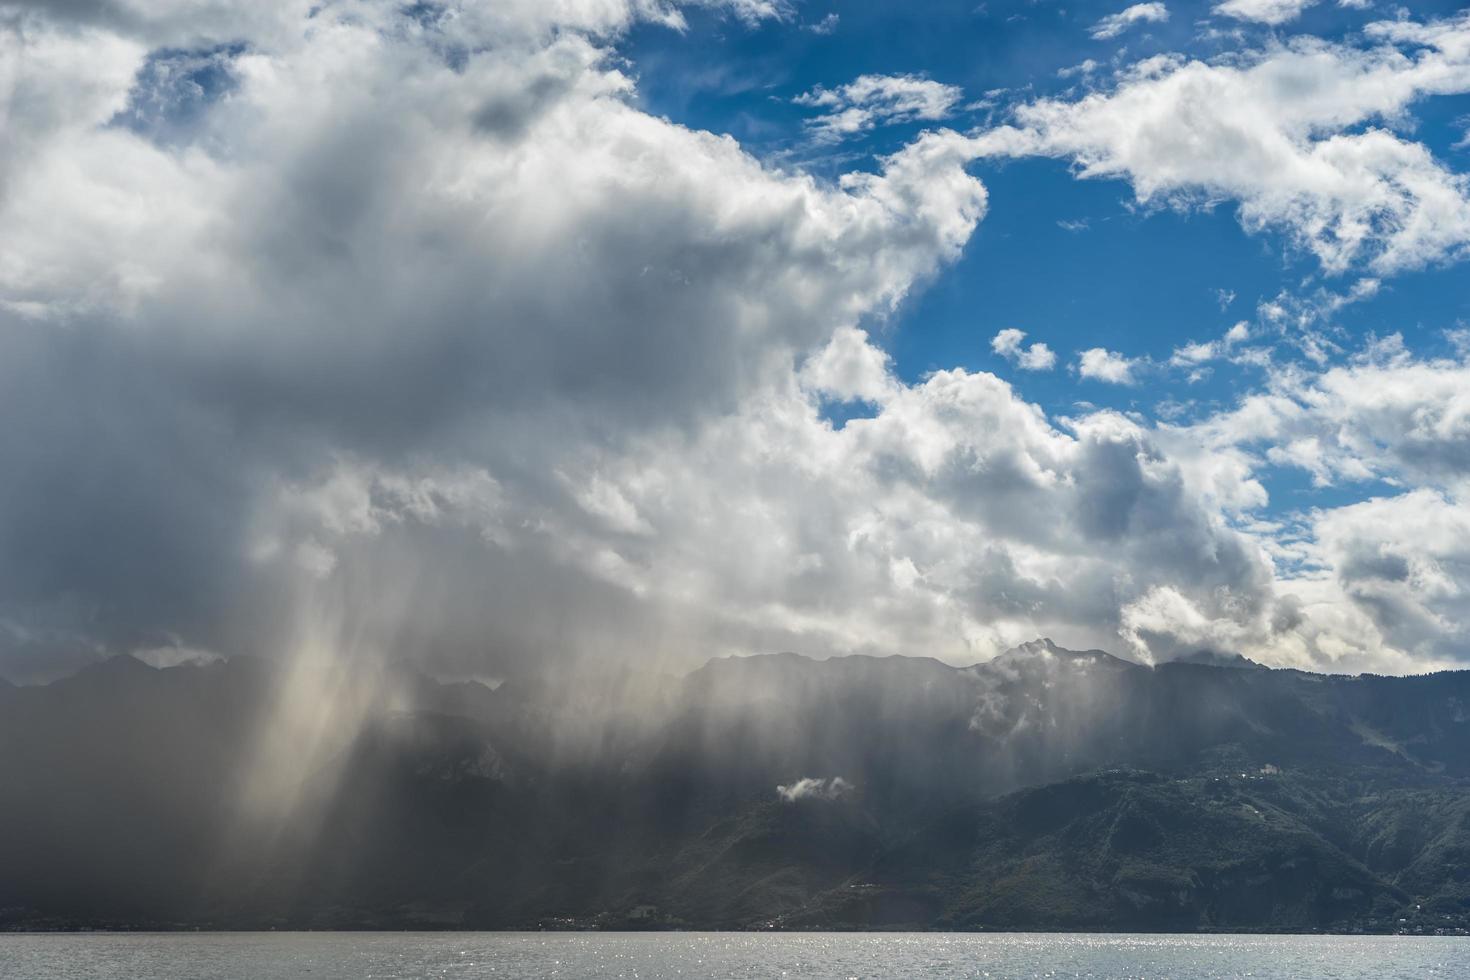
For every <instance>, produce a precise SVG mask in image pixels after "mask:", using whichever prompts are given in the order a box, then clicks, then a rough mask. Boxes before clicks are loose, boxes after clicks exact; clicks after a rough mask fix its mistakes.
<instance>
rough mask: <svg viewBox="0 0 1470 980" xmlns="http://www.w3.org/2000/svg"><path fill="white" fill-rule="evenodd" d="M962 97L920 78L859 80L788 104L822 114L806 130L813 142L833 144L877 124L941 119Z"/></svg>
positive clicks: (814, 91) (955, 90)
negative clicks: (812, 137)
mask: <svg viewBox="0 0 1470 980" xmlns="http://www.w3.org/2000/svg"><path fill="white" fill-rule="evenodd" d="M963 97H964V92H963V91H961V89H960V88H959V87H958V86H955V85H945V84H943V83H941V82H936V81H933V80H932V79H928V78H924V77H922V76H919V75H863V76H860V77H859V78H856V79H854V80H853V81H851V82H848V83H847V84H846V85H840V86H838V87H837V88H834V89H827V88H820V87H819V88H815V89H812V90H811V91H810V92H806V93H803V94H802V95H799V96H797V97H796V98H795V99H793V100H792V101H793V102H795V103H796V104H797V105H800V106H806V107H808V108H815V109H821V110H822V114H821V115H820V116H817V117H816V118H815V119H812V120H811V121H810V123H809V124H808V125H809V126H810V127H811V130H812V133H813V135H814V136H815V137H816V138H817V139H819V140H824V141H828V142H836V141H839V140H842V139H846V138H847V137H849V136H853V135H856V134H858V133H862V132H865V131H866V130H870V129H873V128H874V127H876V126H879V125H892V124H896V123H906V122H915V121H920V120H923V121H937V120H941V119H945V118H947V117H948V116H950V115H951V114H952V113H953V112H954V108H955V106H956V105H957V104H958V103H959V101H960V99H961V98H963Z"/></svg>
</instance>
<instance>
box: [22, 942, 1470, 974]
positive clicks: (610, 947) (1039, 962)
mask: <svg viewBox="0 0 1470 980" xmlns="http://www.w3.org/2000/svg"><path fill="white" fill-rule="evenodd" d="M430 977H454V978H463V980H472V978H478V977H518V978H543V977H629V978H632V977H638V978H660V977H717V978H747V977H749V978H756V977H761V978H764V977H836V978H846V977H862V978H879V977H998V978H999V977H1074V978H1075V977H1084V978H1110V980H1111V978H1139V980H1166V978H1177V980H1203V978H1224V977H1251V978H1263V977H1264V978H1276V977H1280V978H1288V977H1289V978H1301V977H1323V978H1332V980H1387V978H1397V977H1404V978H1410V977H1413V978H1422V977H1470V939H1464V938H1438V937H1436V938H1410V937H1398V936H1156V935H1077V934H1071V935H1051V934H1035V933H987V934H978V935H974V934H964V935H956V934H936V933H901V934H899V933H887V934H875V933H858V934H853V933H802V934H769V933H763V934H762V933H623V934H618V933H417V934H416V933H166V934H83V935H75V934H70V935H0V978H4V980H12V978H14V980H53V978H55V980H93V978H106V980H145V978H146V980H287V978H290V980H297V978H303V980H408V978H430Z"/></svg>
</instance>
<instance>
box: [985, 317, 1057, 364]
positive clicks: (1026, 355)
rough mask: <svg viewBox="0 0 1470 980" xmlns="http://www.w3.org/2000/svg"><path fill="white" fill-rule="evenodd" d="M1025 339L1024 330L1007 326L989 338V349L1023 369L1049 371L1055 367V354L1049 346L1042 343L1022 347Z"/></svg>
mask: <svg viewBox="0 0 1470 980" xmlns="http://www.w3.org/2000/svg"><path fill="white" fill-rule="evenodd" d="M1025 339H1026V333H1025V331H1023V330H1017V329H1016V328H1015V327H1007V328H1005V329H1004V330H1002V331H1001V332H1000V333H998V334H996V335H995V336H994V337H993V338H992V339H991V341H990V349H991V350H993V351H995V352H996V353H997V354H999V355H1000V356H1001V357H1004V358H1005V359H1006V360H1008V361H1010V362H1011V363H1012V364H1014V365H1016V367H1018V368H1020V369H1021V370H1023V371H1050V370H1051V369H1052V368H1054V367H1056V363H1057V355H1056V353H1055V352H1053V351H1052V349H1051V348H1050V347H1048V346H1046V345H1045V344H1042V343H1035V344H1032V345H1031V346H1030V347H1023V346H1021V342H1022V341H1023V340H1025Z"/></svg>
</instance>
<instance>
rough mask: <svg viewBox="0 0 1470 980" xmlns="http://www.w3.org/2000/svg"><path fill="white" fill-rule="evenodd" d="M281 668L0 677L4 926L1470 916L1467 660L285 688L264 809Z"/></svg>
mask: <svg viewBox="0 0 1470 980" xmlns="http://www.w3.org/2000/svg"><path fill="white" fill-rule="evenodd" d="M291 683H292V680H291V674H290V673H289V672H288V671H285V670H283V669H281V668H280V667H279V666H276V665H271V664H267V663H262V662H253V661H248V660H234V661H228V662H223V663H217V664H213V665H209V666H184V667H175V668H170V669H166V670H154V669H152V668H150V667H147V666H145V665H143V664H141V663H139V662H137V661H135V660H132V659H131V658H117V659H114V660H110V661H107V662H105V663H103V664H101V665H99V666H96V667H93V668H91V669H88V670H86V671H83V672H82V673H80V674H78V675H77V676H75V677H72V678H69V679H67V680H64V681H59V682H56V683H54V684H51V685H49V686H46V687H32V688H15V687H8V686H7V687H0V925H4V926H9V927H12V928H17V927H30V928H36V927H43V928H44V927H69V926H76V925H93V926H115V927H145V926H146V927H193V926H214V927H242V928H262V927H272V926H277V927H287V926H299V927H316V928H325V927H339V928H342V927H390V926H391V927H400V926H411V927H459V928H478V927H530V928H538V927H541V928H545V927H607V928H629V927H690V928H693V927H703V928H709V927H717V928H961V929H1127V930H1193V929H1221V930H1241V929H1248V930H1253V929H1290V930H1313V929H1337V930H1358V929H1365V930H1378V931H1401V930H1407V931H1421V930H1422V931H1431V932H1432V931H1454V930H1457V929H1464V928H1467V927H1470V673H1467V672H1455V673H1442V674H1435V675H1427V676H1422V677H1411V678H1384V677H1371V676H1364V677H1336V676H1322V675H1315V674H1306V673H1300V672H1296V671H1283V670H1268V669H1265V668H1261V667H1259V666H1258V665H1254V664H1252V663H1250V662H1249V661H1243V660H1240V658H1227V657H1220V656H1200V657H1195V658H1191V660H1190V662H1178V663H1171V664H1164V665H1162V666H1159V667H1152V668H1151V667H1144V666H1140V665H1138V664H1134V663H1131V662H1128V661H1125V660H1121V659H1118V658H1116V657H1113V656H1110V655H1109V654H1106V653H1103V652H1101V651H1085V652H1076V651H1068V650H1063V649H1061V648H1058V647H1056V646H1055V645H1053V644H1051V643H1050V642H1048V641H1036V642H1034V643H1030V644H1026V645H1024V646H1022V647H1019V648H1017V649H1015V650H1013V651H1010V652H1009V653H1007V654H1004V655H1002V656H1001V657H999V658H997V659H996V660H994V661H992V662H990V663H988V664H984V665H980V666H976V667H971V668H965V669H956V668H953V667H949V666H947V665H945V664H943V663H940V662H939V661H936V660H931V659H925V658H905V657H891V658H869V657H850V658H842V659H834V660H827V661H813V660H809V659H806V658H804V657H800V656H796V655H792V654H780V655H772V656H763V657H751V658H743V659H727V660H717V661H712V662H710V663H709V664H707V665H705V666H704V667H702V668H700V669H699V670H696V671H694V672H693V673H691V674H689V675H688V676H686V677H682V678H663V677H660V678H640V677H637V676H634V675H627V674H622V675H615V676H611V675H610V676H609V677H607V678H600V679H596V680H595V681H592V682H572V681H568V682H567V683H565V684H561V685H551V684H546V683H542V684H539V685H529V684H525V685H517V684H513V683H512V684H506V685H503V686H502V687H500V688H498V689H496V690H493V691H492V690H491V689H489V688H488V687H485V686H483V685H480V684H475V683H460V684H441V683H437V682H435V681H433V680H430V679H428V678H424V677H420V676H416V675H412V674H408V673H404V672H397V673H388V674H384V676H383V677H380V678H376V679H375V684H376V687H375V689H376V690H380V691H381V692H383V693H382V694H381V696H379V697H378V698H377V699H376V700H374V701H373V702H372V703H371V705H370V707H369V710H365V711H362V712H359V713H358V714H357V715H355V716H354V718H353V722H352V724H350V725H348V724H340V723H336V722H332V719H333V718H335V715H333V714H332V712H331V711H330V710H329V708H330V707H331V706H330V705H327V704H322V705H320V706H315V705H307V709H308V710H307V715H308V720H310V718H311V717H314V716H313V715H312V712H313V711H318V710H319V713H320V716H321V717H322V719H323V724H322V725H320V726H318V727H317V728H312V727H310V726H307V727H306V728H303V729H302V731H305V732H308V733H314V734H312V735H311V737H310V739H303V744H302V745H301V746H300V751H299V753H297V754H298V756H299V759H300V760H302V761H303V762H304V767H303V768H302V769H301V771H300V772H299V773H298V774H297V775H296V776H294V777H293V780H294V781H290V782H288V783H286V784H284V788H279V789H278V792H279V794H280V805H279V806H277V807H275V808H274V809H270V808H267V809H265V810H262V809H261V808H260V807H258V806H253V805H251V803H250V796H249V794H250V792H251V787H252V786H256V785H258V777H259V773H258V772H257V771H255V770H257V769H258V768H259V766H260V765H261V764H262V763H261V759H262V758H263V756H262V754H261V752H260V751H259V747H260V745H261V744H262V738H263V737H267V736H269V735H270V734H271V733H272V731H273V726H277V725H279V723H280V722H279V706H280V704H281V703H282V699H283V697H285V696H286V695H287V694H288V693H289V692H288V690H287V688H288V685H289V684H291ZM329 722H331V723H329ZM293 731H294V729H293ZM293 737H295V736H293ZM308 741H309V742H310V744H306V743H307V742H308ZM286 748H287V750H288V753H291V752H294V751H295V746H294V745H291V744H288V745H287V746H286ZM257 802H258V801H257Z"/></svg>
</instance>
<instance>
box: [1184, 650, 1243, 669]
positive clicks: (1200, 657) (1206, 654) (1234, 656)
mask: <svg viewBox="0 0 1470 980" xmlns="http://www.w3.org/2000/svg"><path fill="white" fill-rule="evenodd" d="M1168 662H1169V663H1175V664H1196V665H1201V666H1205V667H1226V668H1229V669H1231V670H1265V669H1266V668H1265V667H1263V666H1262V665H1261V664H1258V663H1256V662H1255V661H1254V660H1251V659H1250V658H1249V657H1243V656H1241V655H1240V654H1238V653H1220V652H1218V651H1215V650H1195V651H1194V652H1193V653H1186V654H1185V655H1184V656H1182V657H1175V658H1174V659H1173V660H1170V661H1168Z"/></svg>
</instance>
